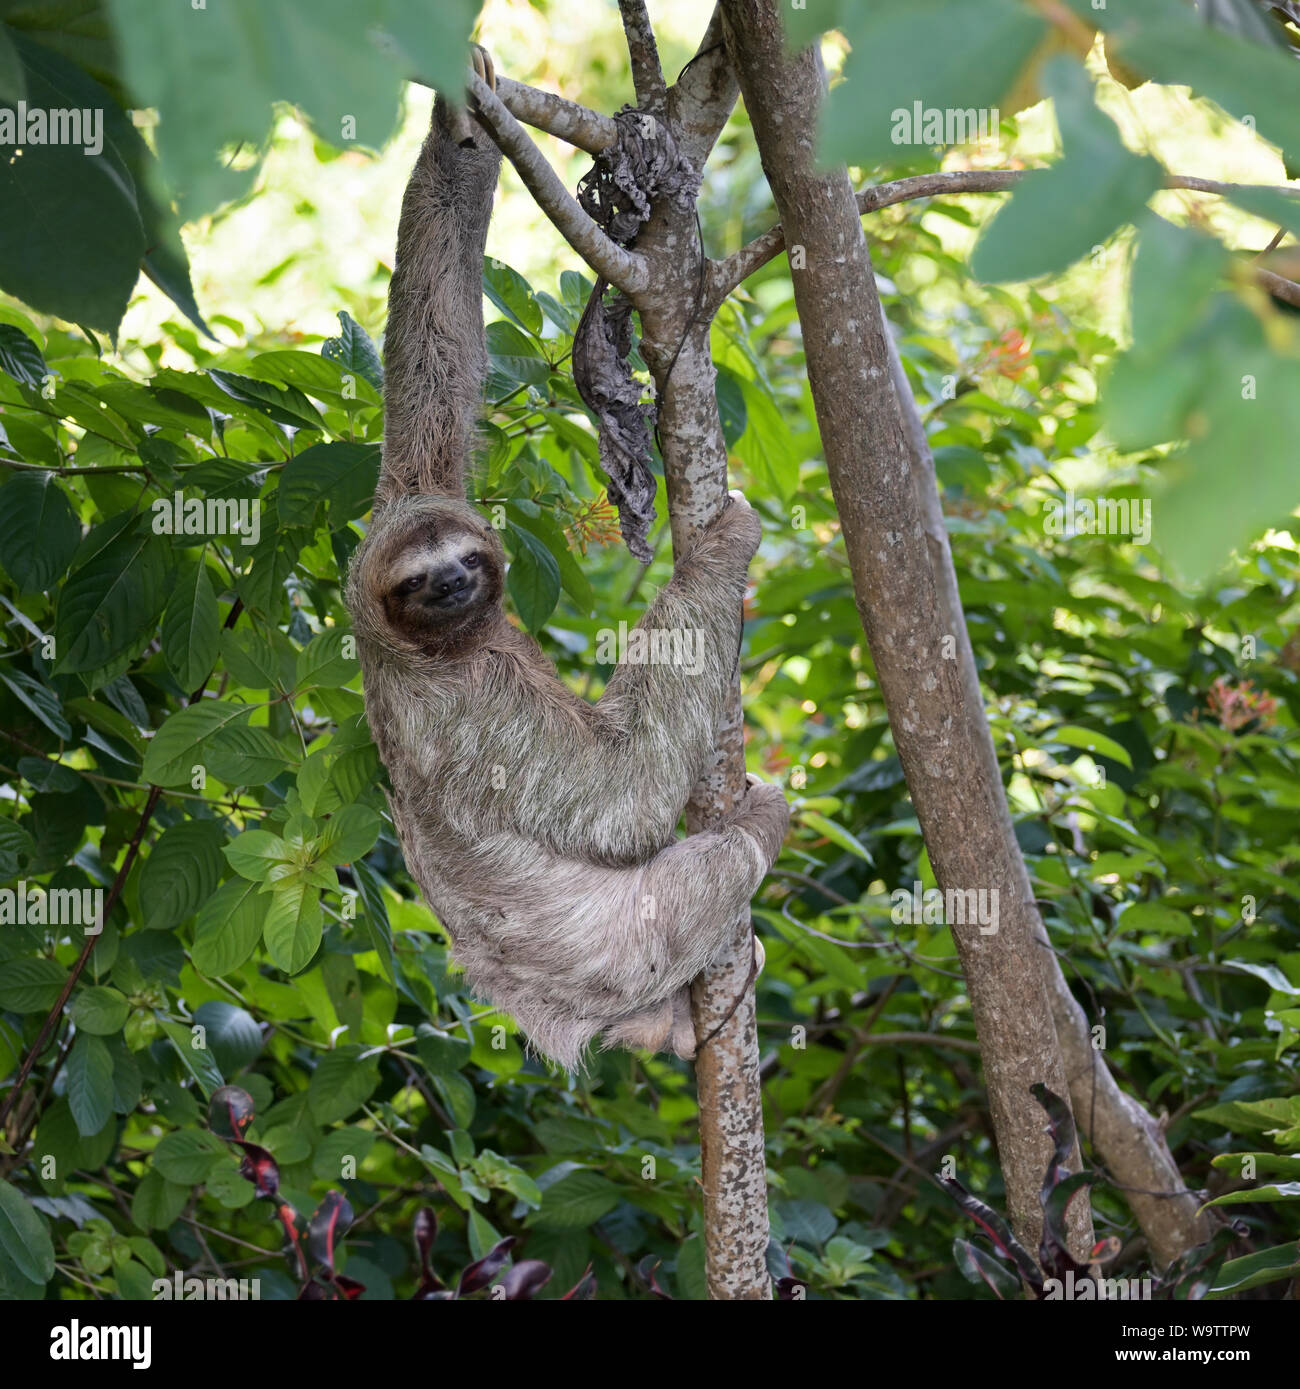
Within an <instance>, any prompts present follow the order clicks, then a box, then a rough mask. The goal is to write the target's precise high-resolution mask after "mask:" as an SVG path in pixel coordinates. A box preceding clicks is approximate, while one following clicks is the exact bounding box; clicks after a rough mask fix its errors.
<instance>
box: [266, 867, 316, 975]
mask: <svg viewBox="0 0 1300 1389" xmlns="http://www.w3.org/2000/svg"><path fill="white" fill-rule="evenodd" d="M323 926H324V917H323V915H322V913H321V906H320V892H319V891H318V890H317V889H316V888H314V887H311V886H309V885H308V884H307V883H304V882H301V881H294V882H288V883H285V884H282V885H280V886H277V887H276V889H275V891H274V892H273V893H272V894H271V906H270V908H269V910H268V911H267V913H266V919H265V920H264V921H263V923H262V939H263V940H264V941H265V942H266V951H267V954H268V955H270V957H271V959H272V961H273V962H274V964H275V965H276V966H278V967H279V968H280V969H282V970H284V972H285V973H286V974H297V973H298V971H299V970H302V969H305V968H306V967H307V966H308V965H309V964H310V963H311V961H312V957H313V956H314V955H315V954H316V951H317V950H318V949H319V948H320V939H321V931H322V929H323Z"/></svg>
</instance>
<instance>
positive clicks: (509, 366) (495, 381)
mask: <svg viewBox="0 0 1300 1389" xmlns="http://www.w3.org/2000/svg"><path fill="white" fill-rule="evenodd" d="M487 348H488V362H489V364H490V367H491V371H490V374H489V381H488V392H489V394H490V395H492V396H503V395H508V394H509V393H510V392H511V391H513V390H514V389H515V388H516V387H518V386H536V387H537V388H538V389H539V390H540V389H543V388H544V387H545V386H546V382H547V380H548V379H549V377H550V374H551V368H550V365H549V364H548V362H547V360H546V357H545V356H544V355H543V353H542V349H541V347H540V346H539V345H538V343H537V342H536V341H535V340H534V339H533V338H530V337H528V336H527V335H526V334H525V333H522V332H520V330H519V329H518V328H516V327H515V325H514V324H513V323H506V322H504V321H502V322H498V323H489V324H488V327H487Z"/></svg>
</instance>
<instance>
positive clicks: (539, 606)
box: [506, 523, 560, 632]
mask: <svg viewBox="0 0 1300 1389" xmlns="http://www.w3.org/2000/svg"><path fill="white" fill-rule="evenodd" d="M506 534H507V536H508V538H509V540H510V555H511V563H510V567H509V569H508V570H507V571H506V588H507V589H508V590H509V593H510V598H511V600H512V602H513V603H514V605H515V610H516V611H517V612H518V613H519V616H520V618H521V619H522V620H523V623H524V626H525V627H527V628H528V630H529V631H530V632H539V631H540V630H541V629H542V627H543V626H544V625H545V623H546V621H547V619H548V618H549V617H550V615H551V614H552V613H553V612H554V611H555V605H556V603H557V602H558V601H559V598H560V566H559V565H558V564H557V563H556V560H555V556H554V555H553V554H552V553H551V552H550V550H549V548H548V547H547V546H546V544H545V543H544V542H543V541H542V540H540V539H538V537H537V536H535V535H533V534H532V533H531V532H530V531H526V530H521V529H520V528H519V527H518V526H516V525H514V524H511V523H507V526H506Z"/></svg>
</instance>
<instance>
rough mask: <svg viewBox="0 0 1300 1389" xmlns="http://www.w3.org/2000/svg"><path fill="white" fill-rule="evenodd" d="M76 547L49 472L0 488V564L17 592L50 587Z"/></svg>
mask: <svg viewBox="0 0 1300 1389" xmlns="http://www.w3.org/2000/svg"><path fill="white" fill-rule="evenodd" d="M3 326H4V325H0V327H3ZM24 341H26V339H24ZM80 543H81V525H80V523H79V522H78V520H77V518H76V515H75V514H74V513H73V510H72V507H71V506H70V505H69V503H68V499H67V497H66V495H65V494H64V492H63V489H62V488H61V487H60V486H59V484H58V483H57V482H56V481H55V479H54V474H53V473H45V472H23V473H17V474H16V475H15V476H13V477H11V478H10V479H9V481H8V482H6V483H5V485H4V486H3V487H0V565H3V566H4V568H5V569H6V570H7V571H8V573H9V577H10V578H11V579H13V581H14V583H15V584H17V586H18V591H19V592H20V593H38V592H40V591H41V590H42V589H46V588H49V587H50V585H51V584H52V583H54V581H55V580H56V579H58V578H59V577H60V576H61V575H62V574H63V572H64V571H65V570H66V569H67V567H68V563H69V561H70V560H71V559H72V556H73V553H74V552H75V551H76V548H77V546H78V545H79V544H80Z"/></svg>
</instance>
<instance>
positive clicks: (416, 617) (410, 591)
mask: <svg viewBox="0 0 1300 1389" xmlns="http://www.w3.org/2000/svg"><path fill="white" fill-rule="evenodd" d="M502 569H503V566H502V563H501V550H500V543H499V542H498V541H497V540H496V537H495V536H491V535H485V534H482V533H480V532H479V530H478V528H477V527H476V528H474V529H469V528H464V527H461V526H459V525H446V524H439V523H438V522H433V523H430V524H427V525H424V526H421V527H419V528H418V529H417V530H416V531H415V533H414V534H413V535H412V536H411V538H410V540H409V541H408V542H407V544H406V545H404V546H403V547H402V549H401V550H400V551H399V552H398V553H397V555H396V556H395V558H394V559H393V562H392V564H391V565H390V566H389V567H388V572H387V574H386V576H385V580H384V582H385V592H384V609H385V612H386V614H387V617H388V620H389V622H390V623H391V624H392V625H393V626H394V627H396V628H398V629H399V630H400V631H403V632H404V633H406V634H407V635H408V636H411V637H415V638H417V639H419V638H421V637H430V636H445V635H448V634H450V633H453V632H455V631H457V630H458V629H463V628H468V627H473V626H477V625H478V624H479V623H480V622H481V621H482V620H483V618H484V617H485V616H487V615H488V614H489V613H490V612H491V611H492V610H494V609H495V608H496V607H497V605H498V604H499V603H500V601H501V592H502Z"/></svg>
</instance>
